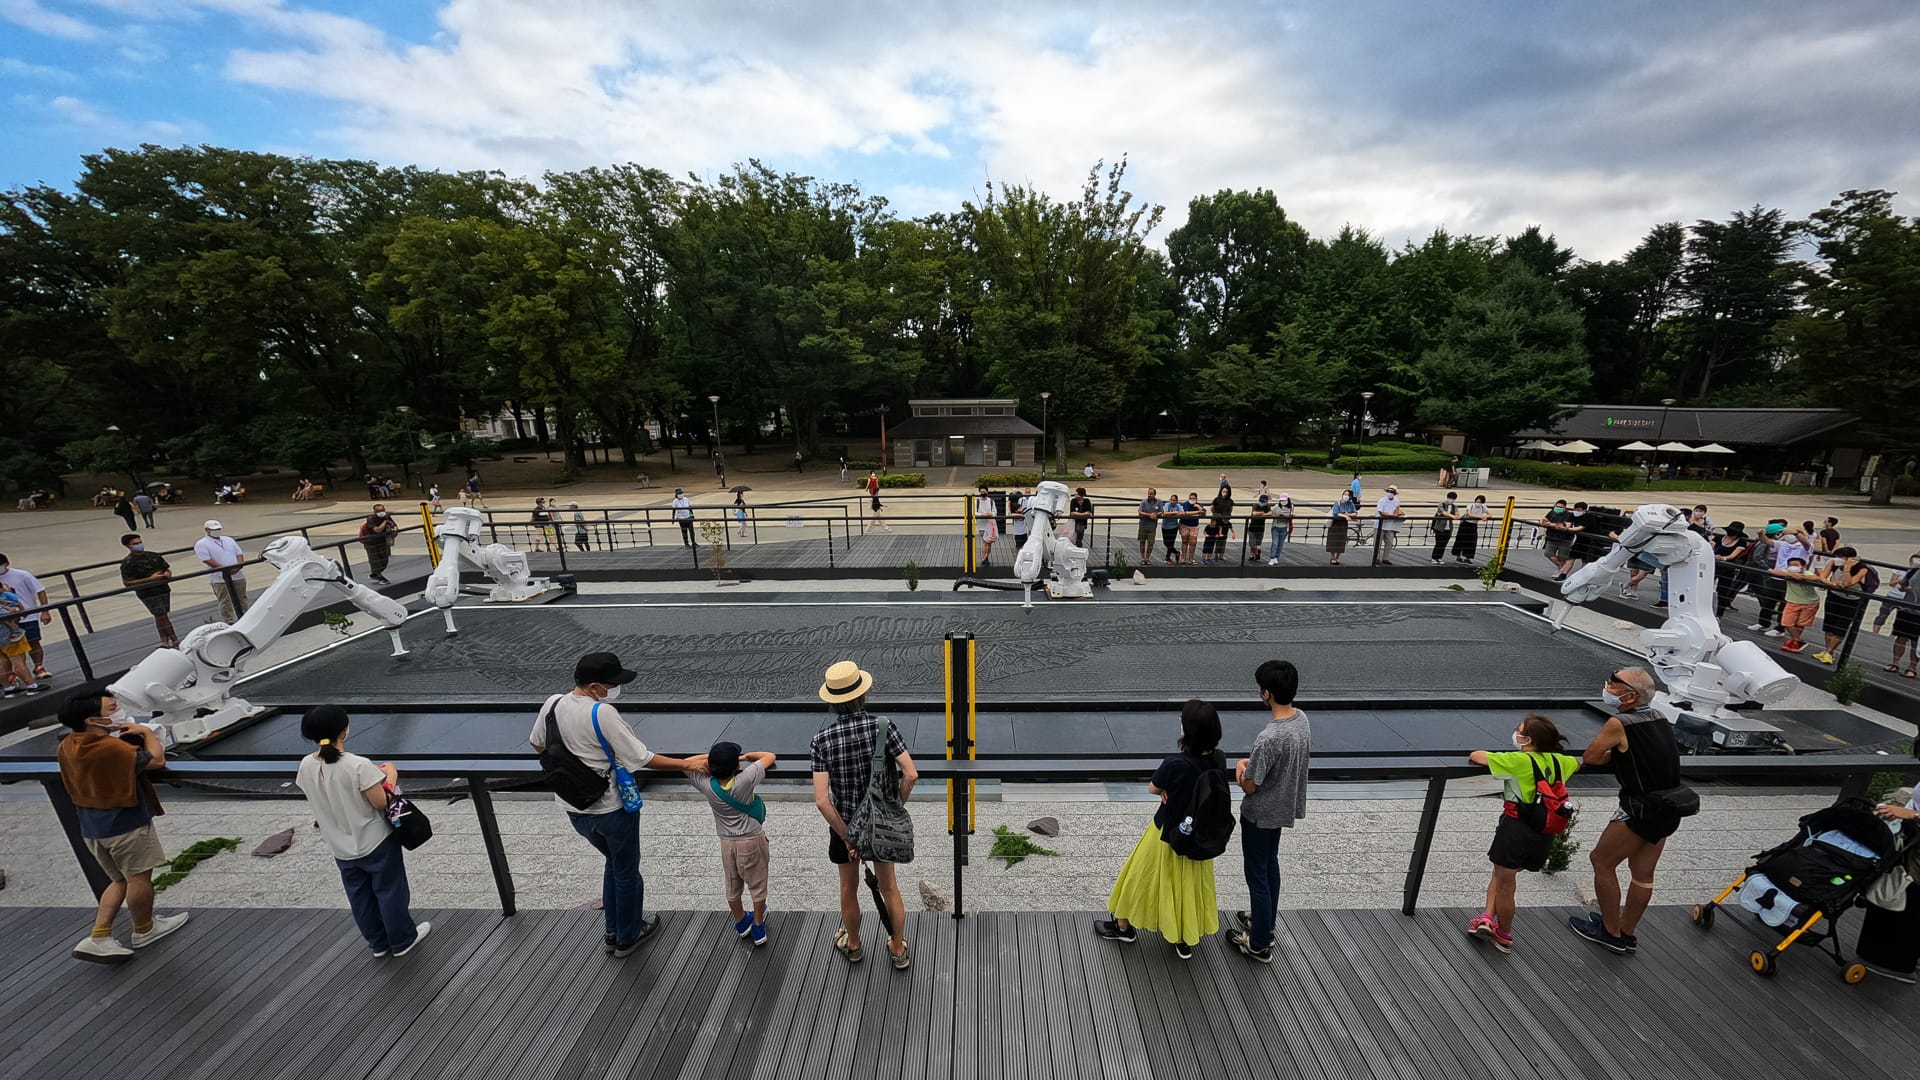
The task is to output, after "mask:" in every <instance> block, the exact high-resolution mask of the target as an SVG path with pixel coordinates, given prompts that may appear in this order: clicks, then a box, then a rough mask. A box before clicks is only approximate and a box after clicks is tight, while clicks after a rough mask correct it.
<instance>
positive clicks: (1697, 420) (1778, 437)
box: [1513, 405, 1858, 446]
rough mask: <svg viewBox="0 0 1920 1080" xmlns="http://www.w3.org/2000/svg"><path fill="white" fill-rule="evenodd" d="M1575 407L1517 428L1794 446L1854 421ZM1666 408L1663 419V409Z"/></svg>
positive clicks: (1840, 413) (1784, 412) (1541, 433)
mask: <svg viewBox="0 0 1920 1080" xmlns="http://www.w3.org/2000/svg"><path fill="white" fill-rule="evenodd" d="M1565 408H1569V409H1573V410H1575V411H1574V412H1573V413H1572V415H1570V416H1567V417H1565V418H1564V419H1562V420H1561V421H1560V422H1559V423H1557V424H1555V425H1554V426H1553V428H1552V429H1551V430H1548V429H1545V428H1536V429H1534V430H1532V431H1520V432H1515V433H1514V436H1513V437H1514V438H1515V439H1516V440H1523V439H1543V438H1544V439H1561V440H1565V439H1588V440H1591V441H1594V442H1601V443H1615V444H1618V443H1628V442H1633V441H1635V440H1644V441H1646V442H1651V443H1658V442H1684V443H1709V442H1717V443H1725V444H1726V445H1729V446H1739V445H1746V446H1791V445H1793V444H1795V443H1799V442H1804V441H1806V440H1808V439H1811V438H1814V437H1815V436H1819V435H1827V434H1830V433H1835V432H1838V431H1839V430H1840V429H1842V428H1845V427H1847V426H1849V425H1851V424H1853V423H1855V422H1856V420H1857V419H1858V418H1857V417H1855V416H1854V415H1853V414H1852V413H1849V412H1846V411H1844V410H1841V409H1687V408H1672V409H1665V408H1662V407H1661V406H1659V405H1568V406H1565ZM1663 412H1664V413H1665V414H1666V417H1665V419H1664V420H1663V419H1662V417H1661V413H1663Z"/></svg>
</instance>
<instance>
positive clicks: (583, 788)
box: [540, 694, 608, 810]
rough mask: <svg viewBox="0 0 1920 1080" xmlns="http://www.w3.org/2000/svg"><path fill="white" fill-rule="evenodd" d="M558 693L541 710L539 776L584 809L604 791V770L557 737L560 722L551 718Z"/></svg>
mask: <svg viewBox="0 0 1920 1080" xmlns="http://www.w3.org/2000/svg"><path fill="white" fill-rule="evenodd" d="M563 696H564V695H562V694H555V695H553V696H552V697H551V698H548V699H547V705H546V708H545V709H543V710H542V712H543V713H544V714H545V716H546V718H547V732H546V734H547V745H546V748H545V749H543V750H541V751H540V764H541V765H542V766H544V767H545V768H546V770H547V771H546V775H544V776H543V777H541V779H542V780H544V781H545V782H546V783H547V784H548V786H550V787H552V788H553V793H554V794H555V795H558V796H560V798H561V800H562V801H563V802H565V803H566V804H567V805H568V806H571V807H573V808H574V809H575V810H585V809H586V808H587V807H589V806H592V805H593V804H594V803H597V802H599V801H600V797H601V796H603V795H605V794H606V793H607V784H608V780H607V774H606V773H603V772H601V771H600V770H599V769H596V768H594V767H593V766H591V765H588V764H587V763H586V762H584V761H581V760H580V759H579V757H577V756H576V755H575V754H574V752H573V751H571V750H569V749H567V744H566V740H564V739H562V738H561V737H560V724H559V722H558V721H557V720H555V719H554V711H555V710H554V706H556V705H558V704H559V703H560V699H561V697H563Z"/></svg>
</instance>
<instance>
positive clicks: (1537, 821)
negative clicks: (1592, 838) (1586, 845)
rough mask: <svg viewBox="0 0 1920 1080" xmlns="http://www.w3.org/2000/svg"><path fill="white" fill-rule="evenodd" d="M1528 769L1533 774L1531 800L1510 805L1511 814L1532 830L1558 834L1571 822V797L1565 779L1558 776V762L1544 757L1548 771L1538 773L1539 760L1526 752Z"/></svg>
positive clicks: (1564, 830)
mask: <svg viewBox="0 0 1920 1080" xmlns="http://www.w3.org/2000/svg"><path fill="white" fill-rule="evenodd" d="M1527 768H1528V769H1529V770H1530V771H1531V773H1532V775H1533V801H1532V802H1516V803H1514V804H1513V816H1514V817H1516V818H1519V819H1520V821H1521V823H1522V824H1524V825H1526V826H1527V827H1528V828H1531V829H1532V830H1534V831H1535V832H1539V833H1545V834H1546V835H1548V836H1559V835H1560V834H1562V833H1564V832H1566V831H1567V826H1569V825H1571V824H1573V799H1572V797H1571V796H1569V795H1568V794H1567V778H1566V777H1564V776H1561V775H1559V762H1558V761H1557V760H1556V759H1554V758H1553V757H1548V758H1547V774H1546V775H1545V776H1542V775H1540V769H1539V763H1538V762H1537V761H1535V759H1534V758H1533V757H1532V756H1531V755H1529V756H1528V757H1527Z"/></svg>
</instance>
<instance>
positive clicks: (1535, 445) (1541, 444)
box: [1520, 439, 1554, 450]
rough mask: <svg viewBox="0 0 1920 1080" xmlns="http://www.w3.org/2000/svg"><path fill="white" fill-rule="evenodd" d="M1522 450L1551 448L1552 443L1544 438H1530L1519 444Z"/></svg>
mask: <svg viewBox="0 0 1920 1080" xmlns="http://www.w3.org/2000/svg"><path fill="white" fill-rule="evenodd" d="M1520 449H1522V450H1552V449H1554V445H1553V444H1552V443H1550V442H1548V441H1547V440H1545V439H1532V440H1530V441H1528V442H1523V443H1521V444H1520Z"/></svg>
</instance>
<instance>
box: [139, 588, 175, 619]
mask: <svg viewBox="0 0 1920 1080" xmlns="http://www.w3.org/2000/svg"><path fill="white" fill-rule="evenodd" d="M134 595H136V596H139V595H140V594H138V593H135V594H134ZM140 602H141V603H143V604H145V605H147V611H149V612H150V613H152V614H154V615H165V614H166V613H167V612H169V611H171V610H172V609H173V594H172V593H171V592H163V593H156V594H155V595H153V596H140Z"/></svg>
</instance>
